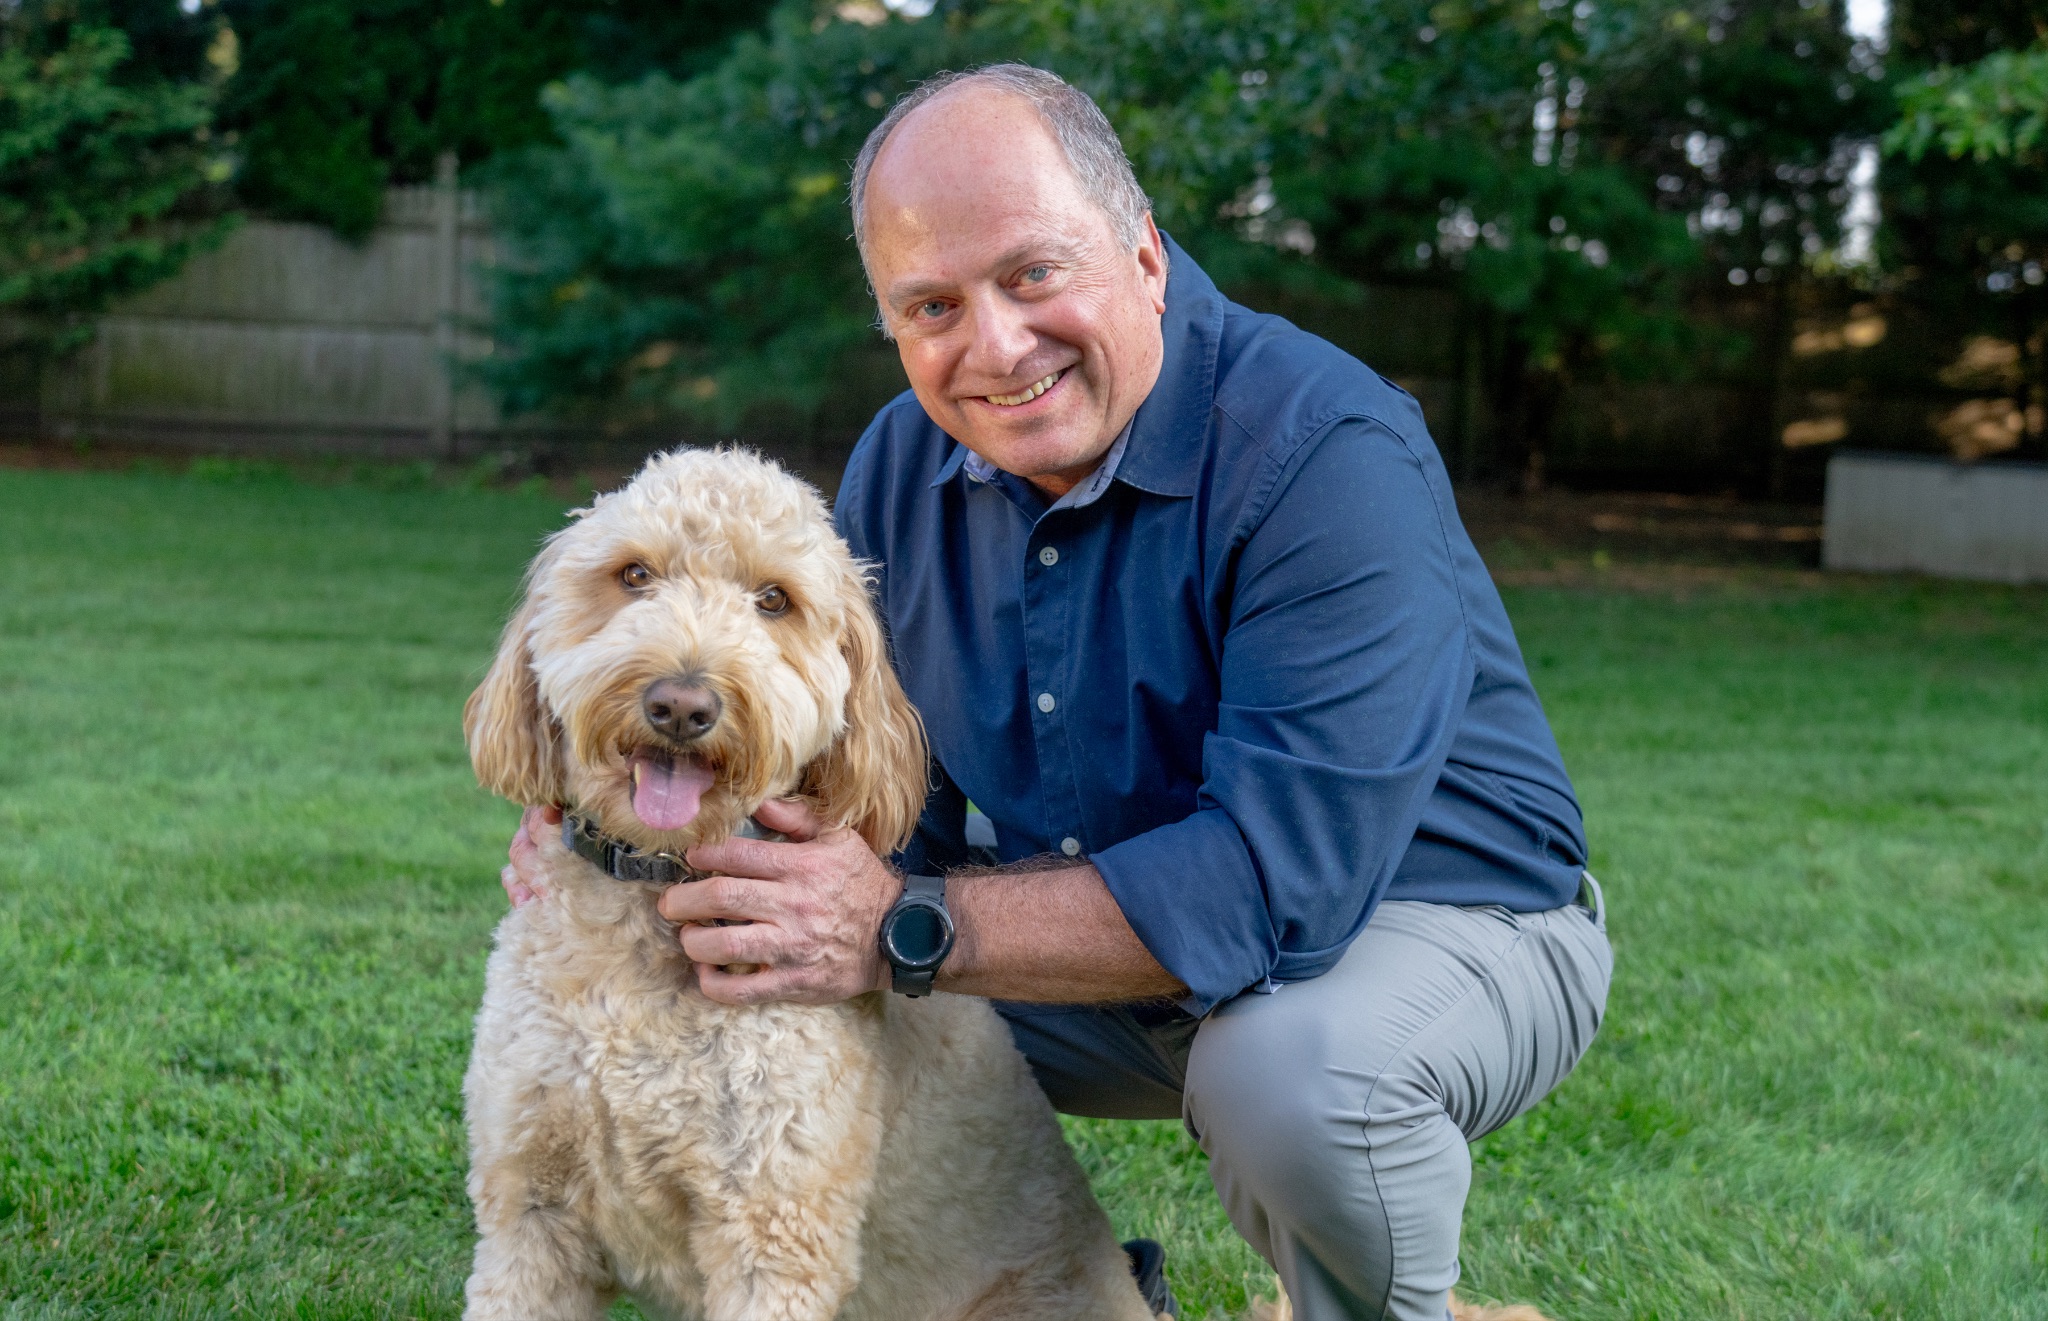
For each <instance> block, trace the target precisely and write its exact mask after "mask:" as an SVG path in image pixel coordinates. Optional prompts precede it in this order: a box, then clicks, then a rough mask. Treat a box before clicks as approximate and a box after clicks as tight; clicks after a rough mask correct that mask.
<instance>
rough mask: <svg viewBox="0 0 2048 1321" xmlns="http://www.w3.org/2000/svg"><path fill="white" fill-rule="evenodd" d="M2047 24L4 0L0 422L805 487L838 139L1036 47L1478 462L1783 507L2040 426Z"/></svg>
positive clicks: (103, 436) (35, 430)
mask: <svg viewBox="0 0 2048 1321" xmlns="http://www.w3.org/2000/svg"><path fill="white" fill-rule="evenodd" d="M2044 34H2048V6H2044V5H2043V4H2041V3H2040V2H2039V0H1943V2H1942V3H1935V2H1934V0H1900V2H1899V3H1887V0H1851V2H1850V3H1849V5H1848V7H1847V9H1846V10H1845V9H1844V8H1843V7H1842V5H1841V4H1839V3H1835V2H1834V0H1783V2H1782V3H1781V2H1778V0H1749V2H1745V0H1376V2H1375V3H1370V4H1362V3H1356V2H1355V0H1348V2H1347V0H1164V2H1162V0H1005V2H1002V3H988V2H984V0H941V2H940V3H936V4H934V3H933V2H932V0H898V3H895V4H884V3H879V2H877V0H847V2H846V3H839V4H826V3H819V0H789V2H788V3H784V4H780V5H769V4H761V3H747V2H746V0H687V2H685V3H661V2H660V0H561V2H557V0H4V2H0V42H4V46H0V49H4V56H0V346H4V351H0V432H4V434H5V438H6V439H10V440H13V441H16V442H22V443H42V444H49V443H53V442H54V443H58V444H63V445H72V446H77V445H101V446H117V447H119V446H126V447H134V448H148V449H176V448H185V449H196V450H204V451H221V450H240V451H244V452H250V453H257V454H273V455H278V454H300V455H304V454H323V455H337V454H338V455H349V456H365V457H376V458H385V459H405V460H431V461H435V462H438V463H458V464H464V465H470V466H475V465H478V464H482V465H486V466H488V467H491V468H493V469H495V470H498V471H501V472H502V473H504V474H505V475H509V476H520V475H525V474H530V473H535V472H540V473H560V472H565V471H569V470H572V469H576V468H579V467H590V466H592V465H596V466H598V467H600V468H601V467H604V466H605V465H606V464H607V463H609V464H611V465H612V466H619V465H620V464H623V463H626V462H630V459H631V458H632V457H633V456H635V455H637V454H638V453H641V452H644V451H645V450H646V449H648V448H650V447H652V446H654V445H656V444H661V443H667V442H673V441H674V440H677V439H692V440H712V439H719V438H725V437H732V436H738V437H742V438H745V439H747V440H749V441H751V442H753V443H756V444H761V445H764V446H766V447H768V448H770V449H771V450H773V451H775V452H777V453H779V454H782V455H784V456H786V457H789V458H791V459H792V460H793V461H795V462H797V463H799V464H800V465H802V466H805V467H806V468H808V469H809V470H811V471H813V472H814V473H816V474H818V475H820V476H821V477H823V478H824V479H826V480H830V479H831V477H832V475H833V473H834V471H835V469H836V467H837V462H838V460H839V458H840V457H841V456H843V455H844V453H845V452H846V450H847V449H848V447H849V446H850V444H851V442H852V441H853V439H854V438H855V437H856V436H857V435H858V433H859V430H860V428H861V427H862V425H863V424H864V423H865V421H866V419H867V418H868V417H869V416H870V415H871V413H872V411H873V409H874V407H875V406H876V405H877V404H878V403H879V402H881V401H882V400H885V399H887V398H888V397H889V396H891V395H892V394H894V393H895V392H896V391H897V390H899V389H900V388H901V387H902V384H903V382H902V377H901V374H900V371H899V370H898V368H897V367H896V365H895V363H894V361H893V355H892V354H891V353H890V351H889V350H888V349H887V347H886V346H884V345H883V344H882V343H881V342H880V340H879V338H878V336H877V335H875V334H874V333H873V331H872V329H871V321H872V309H871V307H870V304H869V301H868V299H867V297H866V296H865V292H864V288H863V282H862V278H861V273H860V269H859V264H858V262H857V260H856V257H855V253H854V249H853V246H852V244H851V243H850V241H848V219H847V211H846V205H845V189H846V180H847V175H848V162H849V161H850V159H851V158H852V156H853V155H854V154H855V152H856V150H857V149H858V147H859V144H860V142H861V140H862V138H863V136H864V135H865V134H866V133H867V131H868V130H869V129H870V128H871V127H872V126H873V125H874V123H875V122H876V121H877V120H878V119H879V117H880V116H881V114H882V113H883V111H884V109H885V108H886V107H887V106H888V104H889V103H890V102H891V101H892V100H893V99H894V98H895V97H896V96H897V95H898V94H899V93H901V92H902V91H903V90H904V89H906V88H907V87H909V86H910V85H912V84H913V83H915V82H916V81H917V80H918V79H920V78H922V77H924V76H926V75H928V74H930V73H932V72H934V71H936V70H939V69H944V68H957V67H961V66H963V65H969V64H973V63H978V62H984V61H989V60H995V59H1024V60H1029V61H1032V62H1035V63H1038V64H1041V65H1044V66H1046V67H1049V68H1053V69H1056V70H1058V71H1059V72H1061V73H1062V74H1064V75H1065V76H1067V77H1068V78H1070V79H1072V80H1073V81H1075V82H1077V83H1078V84H1080V85H1081V86H1083V87H1085V88H1087V89H1088V90H1089V91H1091V92H1092V93H1093V94H1094V95H1095V96H1096V97H1097V98H1098V99H1099V100H1100V101H1101V102H1102V104H1103V106H1104V108H1105V109H1106V110H1107V111H1108V112H1109V114H1110V116H1111V118H1112V119H1113V120H1114V122H1115V123H1116V125H1117V127H1118V129H1119V131H1120V132H1121V133H1122V135H1123V137H1124V140H1125V142H1126V144H1127V146H1128V149H1129V151H1130V154H1131V156H1132V159H1133V161H1134V162H1135V164H1136V166H1137V169H1138V174H1139V177H1140V179H1141V181H1142V182H1143V183H1144V184H1145V186H1146V187H1147V189H1148V190H1149V191H1150V192H1151V194H1152V196H1153V197H1154V199H1155V200H1156V203H1157V208H1158V217H1159V220H1160V222H1161V224H1162V226H1163V227H1165V228H1166V229H1167V230H1168V231H1169V232H1171V233H1172V234H1173V235H1174V237H1176V238H1177V239H1178V240H1179V241H1180V242H1181V243H1183V244H1184V245H1185V246H1186V247H1187V248H1188V249H1189V250H1190V251H1191V252H1193V253H1194V254H1195V255H1196V257H1197V259H1198V260H1200V261H1201V262H1202V263H1203V264H1204V265H1205V266H1206V267H1207V268H1208V269H1209V270H1210V271H1211V272H1212V273H1213V274H1215V275H1216V276H1217V277H1219V279H1220V281H1221V282H1222V283H1223V284H1224V285H1225V286H1226V288H1227V289H1228V290H1229V291H1230V292H1232V293H1233V294H1234V295H1235V296H1236V297H1238V298H1239V299H1240V300H1242V301H1245V302H1247V303H1250V304H1251V305H1253V306H1255V307H1259V308H1261V309H1265V310H1272V311H1278V312H1282V313H1284V314H1286V315H1287V316H1289V317H1291V318H1292V319H1294V320H1295V321H1297V322H1298V323H1300V324H1301V325H1303V326H1305V327H1307V328H1310V329H1312V330H1314V331H1316V332H1317V333H1320V334H1322V335H1324V336H1326V337H1327V338H1329V339H1331V340H1333V341H1335V342H1336V343H1338V344H1340V345H1342V346H1344V347H1346V348H1348V349H1351V350H1352V351H1353V352H1355V353H1357V354H1358V355H1359V356H1360V357H1362V358H1363V359H1365V361H1367V362H1368V363H1371V364H1372V365H1373V366H1375V367H1377V368H1378V369H1379V370H1381V371H1382V372H1383V373H1385V374H1387V375H1388V376H1391V377H1394V378H1396V379H1398V380H1399V381H1400V382H1401V383H1402V384H1404V385H1405V386H1407V387H1408V388H1409V389H1410V390H1411V391H1412V392H1413V393H1415V394H1416V395H1417V396H1418V397H1419V398H1420V399H1421V400H1422V401H1423V403H1424V405H1425V408H1426V411H1427V414H1428V417H1429V420H1430V423H1431V426H1432V429H1433V430H1434V432H1435V433H1436V435H1437V438H1438V442H1439V444H1440V445H1441V447H1442V448H1443V450H1444V452H1445V454H1446V457H1447V459H1448V460H1449V462H1450V465H1451V468H1452V471H1453V473H1454V475H1455V476H1456V477H1457V478H1458V479H1459V481H1460V482H1461V483H1463V484H1465V485H1466V486H1468V487H1472V488H1475V489H1483V490H1494V491H1512V492H1527V493H1535V492H1541V491H1545V490H1548V489H1553V488H1561V489H1565V490H1579V491H1589V490H1608V491H1614V490H1635V491H1657V492H1664V493H1678V494H1691V495H1720V496H1740V497H1744V498H1747V499H1749V500H1752V501H1777V502H1788V503H1791V504H1806V505H1812V504H1815V503H1818V501H1819V500H1820V498H1821V495H1822V491H1823V483H1824V474H1825V470H1826V465H1827V461H1828V458H1829V456H1830V455H1831V454H1832V453H1834V452H1837V451H1839V450H1842V449H1845V448H1853V449H1856V450H1862V451H1889V452H1899V453H1910V454H1919V455H1933V456H1942V457H1947V458H1953V459H1956V460H1961V461H1965V462H1976V461H1979V460H1991V461H1994V462H1995V461H1997V460H2001V459H2025V458H2033V459H2041V458H2044V457H2048V426H2044V418H2043V409H2042V405H2043V402H2044V400H2043V391H2044V384H2048V367H2044V362H2048V357H2044V353H2043V327H2044V324H2048V283H2044V263H2048V157H2044V153H2043V148H2044V145H2048V143H2044V140H2043V130H2044V117H2048V49H2044V47H2043V46H2042V45H2041V42H2042V39H2043V36H2044ZM1800 521H1801V520H1800V519H1797V518H1787V519H1783V520H1780V522H1781V523H1782V524H1784V525H1785V526H1787V527H1790V526H1792V525H1794V524H1798V523H1800ZM1805 521H1806V522H1807V523H1811V522H1812V520H1811V519H1810V518H1809V519H1806V520H1805ZM1770 535H1771V536H1772V537H1776V536H1778V535H1780V533H1779V532H1777V531H1773V532H1772V533H1771V534H1770ZM1783 535H1786V536H1789V537H1792V538H1794V539H1795V540H1796V539H1797V538H1800V537H1805V538H1807V539H1808V540H1811V539H1812V536H1813V531H1812V529H1811V528H1808V529H1807V530H1806V531H1804V532H1800V531H1793V532H1788V533H1784V534H1783Z"/></svg>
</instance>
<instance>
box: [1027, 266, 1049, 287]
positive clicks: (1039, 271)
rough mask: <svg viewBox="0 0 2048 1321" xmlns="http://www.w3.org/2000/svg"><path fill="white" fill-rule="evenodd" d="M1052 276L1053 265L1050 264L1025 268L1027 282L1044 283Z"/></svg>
mask: <svg viewBox="0 0 2048 1321" xmlns="http://www.w3.org/2000/svg"><path fill="white" fill-rule="evenodd" d="M1051 278H1052V267H1050V266H1043V265H1040V266H1026V267H1025V268H1024V283H1026V284H1044V283H1045V282H1046V281H1047V280H1050V279H1051Z"/></svg>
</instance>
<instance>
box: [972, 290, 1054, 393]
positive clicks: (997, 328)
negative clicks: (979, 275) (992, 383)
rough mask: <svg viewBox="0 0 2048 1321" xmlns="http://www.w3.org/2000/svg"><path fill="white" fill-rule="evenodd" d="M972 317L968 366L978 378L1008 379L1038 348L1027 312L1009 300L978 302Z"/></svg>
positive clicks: (1036, 337)
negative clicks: (971, 336)
mask: <svg viewBox="0 0 2048 1321" xmlns="http://www.w3.org/2000/svg"><path fill="white" fill-rule="evenodd" d="M973 316H974V340H973V342H972V343H971V344H970V345H969V346H968V349H967V363H966V366H967V367H968V369H969V370H971V371H973V372H974V373H975V374H976V375H978V376H986V377H990V378H993V379H1000V378H1002V377H1007V376H1008V375H1010V373H1012V372H1014V371H1016V370H1017V367H1018V365H1019V364H1020V363H1022V362H1023V361H1024V359H1025V358H1027V357H1029V356H1030V355H1031V351H1032V350H1033V349H1035V348H1037V347H1038V335H1037V333H1036V332H1034V331H1033V330H1032V329H1031V327H1030V326H1029V325H1028V324H1027V320H1026V312H1025V309H1024V308H1022V307H1019V306H1018V305H1017V304H1015V303H1014V302H1012V301H1010V300H1009V299H1007V298H1001V297H995V298H984V299H980V300H978V301H977V302H976V303H975V305H974V307H973ZM1012 384H1015V383H1014V382H1013V383H1012Z"/></svg>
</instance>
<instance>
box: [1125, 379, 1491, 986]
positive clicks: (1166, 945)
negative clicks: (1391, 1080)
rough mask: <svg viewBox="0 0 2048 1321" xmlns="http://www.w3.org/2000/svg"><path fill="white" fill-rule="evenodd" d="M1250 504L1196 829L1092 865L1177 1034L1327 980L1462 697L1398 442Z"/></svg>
mask: <svg viewBox="0 0 2048 1321" xmlns="http://www.w3.org/2000/svg"><path fill="white" fill-rule="evenodd" d="M1420 443H1421V444H1425V445H1426V444H1427V442H1426V441H1422V442H1420ZM1269 490H1270V494H1269V495H1268V496H1267V498H1266V499H1264V500H1263V501H1262V502H1260V505H1259V508H1258V509H1257V510H1256V511H1254V512H1252V513H1251V514H1249V515H1248V516H1247V519H1246V525H1245V526H1244V527H1243V528H1241V529H1240V532H1239V535H1238V537H1237V538H1235V539H1234V540H1235V542H1236V545H1237V550H1236V553H1235V556H1234V562H1232V563H1230V564H1228V565H1227V566H1226V568H1225V570H1224V572H1223V574H1222V579H1223V591H1222V593H1221V594H1220V596H1219V600H1220V601H1221V602H1222V605H1221V612H1222V615H1223V617H1224V618H1225V619H1226V621H1227V624H1226V628H1225V631H1224V634H1223V642H1222V649H1221V657H1220V678H1219V683H1220V691H1221V701H1220V704H1219V707H1218V713H1217V728H1216V729H1215V730H1214V731H1213V732H1212V733H1210V734H1209V735H1208V737H1207V738H1206V740H1205V742H1204V744H1203V753H1202V777H1203V782H1202V786H1201V789H1200V792H1199V795H1198V799H1197V805H1196V810H1195V812H1194V813H1193V814H1192V815H1190V816H1188V817H1186V818H1184V819H1182V820H1180V821H1177V822H1174V823H1172V824H1170V825H1166V826H1162V827H1160V828H1157V829H1154V830H1150V831H1147V832H1145V833H1143V834H1140V835H1136V836H1133V837H1132V838H1130V839H1127V840H1124V841H1123V842H1121V843H1119V844H1116V845H1114V846H1112V847H1110V848H1107V849H1104V850H1102V851H1101V852H1099V853H1097V854H1096V855H1095V856H1094V858H1093V859H1092V861H1093V862H1094V864H1095V866H1096V867H1097V868H1098V869H1099V870H1100V872H1101V873H1102V876H1103V879H1104V880H1105V882H1106V883H1107V884H1108V886H1109V889H1110V892H1111V894H1112V895H1114V896H1115V898H1116V900H1117V903H1118V904H1119V906H1120V907H1121V908H1122V909H1123V911H1124V914H1125V916H1126V918H1127V919H1128V920H1129V921H1130V923H1131V925H1132V927H1133V929H1134V930H1135V931H1136V932H1137V934H1138V937H1139V939H1140V940H1142V941H1143V942H1144V943H1145V946H1146V947H1147V948H1148V949H1149V950H1150V951H1151V952H1152V955H1153V957H1155V958H1157V959H1158V960H1159V962H1160V964H1161V965H1162V966H1163V967H1165V968H1166V970H1167V971H1168V972H1170V973H1172V974H1173V975H1174V976H1176V977H1178V978H1179V979H1180V980H1181V981H1182V982H1183V983H1185V984H1186V985H1187V987H1188V988H1189V996H1188V998H1187V1000H1186V1001H1185V1002H1184V1007H1185V1008H1187V1009H1188V1010H1189V1011H1190V1012H1194V1013H1204V1012H1207V1010H1208V1009H1209V1008H1210V1007H1212V1006H1213V1005H1215V1004H1217V1003H1219V1002H1220V1001H1222V1000H1225V999H1228V998H1230V997H1231V996H1233V995H1236V994H1238V993H1239V992H1241V991H1243V990H1245V989H1247V988H1258V989H1271V988H1272V987H1273V986H1275V985H1276V984H1281V983H1285V982H1289V981H1299V980H1303V979H1305V978H1309V977H1314V976H1316V975H1318V974H1320V973H1322V972H1325V971H1327V970H1328V969H1329V968H1330V967H1331V966H1333V965H1334V964H1335V963H1336V962H1337V960H1338V959H1339V958H1340V957H1341V956H1342V955H1343V953H1344V951H1345V949H1346V948H1348V947H1349V946H1350V944H1351V941H1352V940H1353V939H1354V938H1355V937H1356V936H1357V935H1358V932H1359V931H1360V929H1362V928H1363V927H1364V925H1365V923H1366V921H1367V919H1368V918H1370V917H1371V915H1372V911H1373V909H1374V908H1375V907H1376V906H1377V904H1378V903H1379V901H1380V898H1381V897H1382V896H1383V895H1384V894H1385V893H1386V890H1387V886H1388V884H1389V883H1390V882H1391V880H1392V879H1393V876H1394V872H1395V869H1396V868H1397V866H1398V865H1399V863H1400V861H1401V857H1402V855H1403V854H1404V853H1405V852H1406V850H1407V848H1408V846H1409V843H1410V841H1411V840H1412V839H1413V837H1414V835H1415V830H1416V826H1417V824H1418V822H1419V821H1420V820H1421V817H1422V813H1423V810H1424V807H1425V805H1426V804H1427V802H1428V800H1429V798H1430V795H1431V793H1432V792H1433V791H1434V789H1435V787H1436V784H1437V780H1438V777H1439V776H1440V774H1441V773H1442V771H1443V768H1444V763H1445V760H1446V758H1447V756H1448V755H1449V751H1450V748H1451V744H1452V742H1453V740H1454V739H1455V737H1456V734H1457V730H1458V727H1459V722H1460V719H1461V717H1462V715H1463V712H1464V709H1465V703H1466V701H1467V699H1468V696H1469V694H1470V693H1471V691H1472V683H1473V673H1474V662H1473V658H1472V647H1471V644H1470V630H1469V628H1468V626H1467V622H1466V618H1465V608H1464V603H1463V601H1462V599H1461V597H1460V591H1459V584H1458V580H1457V575H1456V572H1455V569H1454V564H1453V559H1452V551H1451V546H1450V540H1449V535H1448V532H1447V528H1446V518H1447V511H1445V510H1444V509H1442V508H1441V507H1440V505H1439V492H1438V490H1437V489H1436V488H1435V487H1434V486H1433V484H1432V483H1431V481H1430V480H1429V476H1428V471H1427V468H1426V466H1425V464H1424V462H1423V461H1422V458H1421V456H1420V455H1419V454H1418V453H1417V452H1416V450H1415V449H1413V448H1411V445H1410V442H1409V441H1408V440H1407V439H1406V438H1404V437H1403V436H1402V435H1401V434H1399V433H1397V432H1396V431H1395V430H1393V429H1392V428H1390V427H1388V426H1386V425H1383V424H1381V423H1379V422H1376V421H1372V420H1370V419H1364V418H1346V419H1341V420H1339V421H1337V422H1334V423H1333V424H1331V425H1330V426H1329V427H1327V428H1325V429H1324V430H1323V431H1322V432H1321V433H1319V434H1318V435H1316V436H1314V437H1311V439H1310V440H1309V441H1308V442H1307V443H1306V444H1304V445H1303V446H1302V447H1301V448H1300V449H1299V450H1297V451H1296V452H1295V454H1294V455H1293V456H1291V457H1290V458H1288V459H1287V460H1285V461H1281V462H1276V463H1275V464H1274V471H1273V475H1272V479H1271V482H1270V487H1269Z"/></svg>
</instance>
